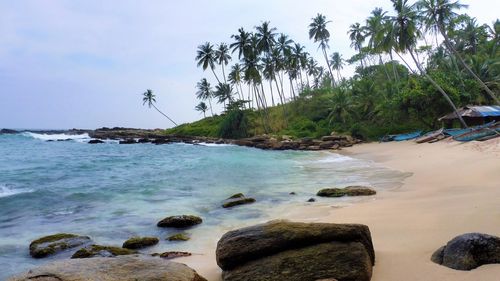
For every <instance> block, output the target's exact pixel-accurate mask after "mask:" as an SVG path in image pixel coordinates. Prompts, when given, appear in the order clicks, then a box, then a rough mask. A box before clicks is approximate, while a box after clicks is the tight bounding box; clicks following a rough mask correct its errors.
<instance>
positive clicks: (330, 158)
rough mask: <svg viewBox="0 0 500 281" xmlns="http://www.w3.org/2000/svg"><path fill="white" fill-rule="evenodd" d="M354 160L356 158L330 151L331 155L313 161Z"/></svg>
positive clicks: (334, 161) (337, 161)
mask: <svg viewBox="0 0 500 281" xmlns="http://www.w3.org/2000/svg"><path fill="white" fill-rule="evenodd" d="M354 160H356V159H354V158H352V157H349V156H344V155H340V154H336V153H331V155H328V156H326V157H324V158H321V159H319V160H317V161H315V162H316V163H342V162H349V161H354Z"/></svg>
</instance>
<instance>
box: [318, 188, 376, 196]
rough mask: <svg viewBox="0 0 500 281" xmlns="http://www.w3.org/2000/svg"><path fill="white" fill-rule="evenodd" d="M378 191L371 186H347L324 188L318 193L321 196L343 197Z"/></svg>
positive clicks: (371, 193)
mask: <svg viewBox="0 0 500 281" xmlns="http://www.w3.org/2000/svg"><path fill="white" fill-rule="evenodd" d="M375 194H377V192H376V191H375V190H374V189H372V188H371V187H366V186H348V187H345V188H324V189H321V190H320V191H318V193H317V194H316V195H318V196H321V197H342V196H369V195H375Z"/></svg>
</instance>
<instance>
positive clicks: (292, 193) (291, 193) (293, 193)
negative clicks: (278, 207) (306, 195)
mask: <svg viewBox="0 0 500 281" xmlns="http://www.w3.org/2000/svg"><path fill="white" fill-rule="evenodd" d="M288 194H289V195H297V193H295V192H293V191H292V192H290V193H288Z"/></svg>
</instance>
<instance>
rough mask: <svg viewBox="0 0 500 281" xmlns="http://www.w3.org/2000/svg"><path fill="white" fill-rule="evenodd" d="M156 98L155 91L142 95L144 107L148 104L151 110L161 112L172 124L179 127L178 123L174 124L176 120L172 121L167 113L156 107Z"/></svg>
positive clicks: (147, 91)
mask: <svg viewBox="0 0 500 281" xmlns="http://www.w3.org/2000/svg"><path fill="white" fill-rule="evenodd" d="M155 102H156V96H155V94H153V90H150V89H147V90H146V91H145V92H144V93H143V94H142V105H145V104H146V103H147V104H148V107H149V108H151V107H153V108H154V109H156V111H158V112H160V113H161V114H162V115H163V116H165V117H167V119H168V120H170V122H172V123H174V125H175V126H178V125H177V123H175V122H174V120H172V119H170V117H168V116H167V115H166V114H165V113H163V112H161V110H159V109H158V108H157V107H156V105H155Z"/></svg>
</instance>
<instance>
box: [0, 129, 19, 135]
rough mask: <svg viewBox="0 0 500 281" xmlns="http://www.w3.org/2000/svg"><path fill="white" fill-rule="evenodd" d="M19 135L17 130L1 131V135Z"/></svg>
mask: <svg viewBox="0 0 500 281" xmlns="http://www.w3.org/2000/svg"><path fill="white" fill-rule="evenodd" d="M17 133H19V132H18V131H16V130H11V129H1V130H0V134H17Z"/></svg>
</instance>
